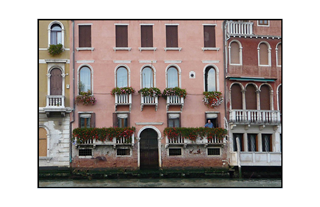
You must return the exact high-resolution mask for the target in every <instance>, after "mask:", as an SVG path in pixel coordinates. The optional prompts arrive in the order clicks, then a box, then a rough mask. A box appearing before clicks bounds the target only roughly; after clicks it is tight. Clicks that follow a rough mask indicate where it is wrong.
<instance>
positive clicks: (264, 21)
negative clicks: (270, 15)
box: [258, 20, 269, 26]
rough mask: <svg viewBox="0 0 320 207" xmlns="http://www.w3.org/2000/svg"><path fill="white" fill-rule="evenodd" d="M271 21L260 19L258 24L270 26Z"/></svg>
mask: <svg viewBox="0 0 320 207" xmlns="http://www.w3.org/2000/svg"><path fill="white" fill-rule="evenodd" d="M268 25H269V21H268V20H258V26H268Z"/></svg>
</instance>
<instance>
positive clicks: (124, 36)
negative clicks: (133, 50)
mask: <svg viewBox="0 0 320 207" xmlns="http://www.w3.org/2000/svg"><path fill="white" fill-rule="evenodd" d="M116 47H128V26H127V25H116Z"/></svg>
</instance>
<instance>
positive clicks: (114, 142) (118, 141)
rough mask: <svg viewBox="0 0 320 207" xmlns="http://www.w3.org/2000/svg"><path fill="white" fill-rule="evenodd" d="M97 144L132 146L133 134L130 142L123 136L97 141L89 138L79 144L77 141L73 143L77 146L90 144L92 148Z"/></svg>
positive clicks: (114, 146)
mask: <svg viewBox="0 0 320 207" xmlns="http://www.w3.org/2000/svg"><path fill="white" fill-rule="evenodd" d="M97 145H99V146H113V148H114V149H115V148H116V147H117V146H133V145H134V134H132V136H131V141H130V142H128V141H126V139H125V138H119V139H116V138H115V137H114V138H113V139H112V141H110V140H106V141H98V140H95V139H89V140H86V141H84V142H83V143H81V144H79V143H76V144H75V146H76V147H78V146H79V147H80V146H92V147H93V148H95V147H96V146H97Z"/></svg>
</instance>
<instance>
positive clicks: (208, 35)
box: [203, 25, 216, 47]
mask: <svg viewBox="0 0 320 207" xmlns="http://www.w3.org/2000/svg"><path fill="white" fill-rule="evenodd" d="M215 33H216V32H215V26H214V25H210V26H209V25H205V26H203V36H204V37H203V39H204V47H216V38H215Z"/></svg>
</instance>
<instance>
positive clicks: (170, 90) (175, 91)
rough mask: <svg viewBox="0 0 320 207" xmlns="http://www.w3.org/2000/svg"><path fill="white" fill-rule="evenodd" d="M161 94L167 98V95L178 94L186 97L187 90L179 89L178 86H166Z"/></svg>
mask: <svg viewBox="0 0 320 207" xmlns="http://www.w3.org/2000/svg"><path fill="white" fill-rule="evenodd" d="M162 96H163V97H164V98H165V99H167V97H168V96H180V97H183V98H186V96H187V91H186V90H185V89H181V88H179V87H175V88H166V89H164V90H163V93H162Z"/></svg>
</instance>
